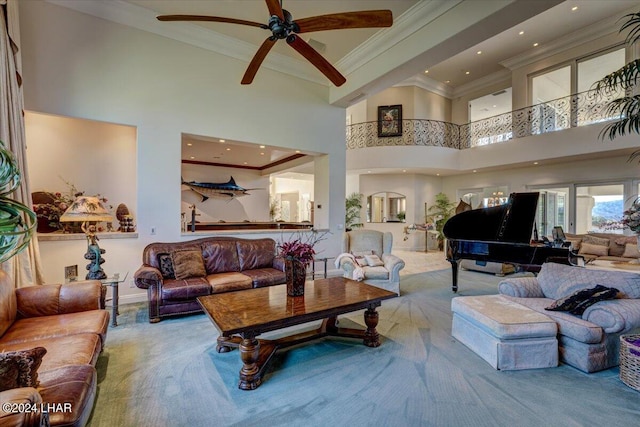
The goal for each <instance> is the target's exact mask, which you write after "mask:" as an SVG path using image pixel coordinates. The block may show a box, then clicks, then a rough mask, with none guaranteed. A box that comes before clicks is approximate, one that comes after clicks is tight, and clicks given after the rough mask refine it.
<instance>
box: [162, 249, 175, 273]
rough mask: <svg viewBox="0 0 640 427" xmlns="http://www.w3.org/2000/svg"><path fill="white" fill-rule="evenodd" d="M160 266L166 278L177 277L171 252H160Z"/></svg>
mask: <svg viewBox="0 0 640 427" xmlns="http://www.w3.org/2000/svg"><path fill="white" fill-rule="evenodd" d="M158 266H159V267H160V273H162V277H164V278H165V279H175V278H176V274H175V272H174V271H173V261H172V260H171V254H166V253H165V254H158Z"/></svg>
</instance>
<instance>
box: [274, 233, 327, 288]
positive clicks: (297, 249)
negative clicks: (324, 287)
mask: <svg viewBox="0 0 640 427" xmlns="http://www.w3.org/2000/svg"><path fill="white" fill-rule="evenodd" d="M326 234H327V233H326V232H325V233H321V234H318V232H317V231H316V230H311V232H310V233H307V232H299V233H297V235H296V236H295V237H294V238H293V239H292V240H289V241H286V242H280V243H278V256H279V257H281V258H282V259H284V265H285V269H284V270H285V273H286V276H287V282H286V283H287V295H289V296H292V297H295V296H302V295H304V283H305V280H306V278H307V266H308V265H309V264H310V263H311V262H313V259H314V257H315V256H316V250H315V245H316V244H317V243H318V242H319V241H321V240H324V239H325V236H326Z"/></svg>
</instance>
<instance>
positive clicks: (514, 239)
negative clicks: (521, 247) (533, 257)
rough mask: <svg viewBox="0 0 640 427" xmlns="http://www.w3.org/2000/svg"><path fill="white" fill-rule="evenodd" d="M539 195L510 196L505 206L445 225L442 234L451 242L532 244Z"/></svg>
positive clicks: (456, 218) (461, 215) (457, 217)
mask: <svg viewBox="0 0 640 427" xmlns="http://www.w3.org/2000/svg"><path fill="white" fill-rule="evenodd" d="M539 194H540V193H538V192H531V193H511V194H510V195H509V200H508V201H507V203H506V204H504V205H500V206H494V207H491V208H483V209H473V210H470V211H465V212H461V213H459V214H457V215H454V216H452V217H451V218H450V219H449V220H448V221H447V222H446V223H445V224H444V228H443V230H442V232H443V234H444V235H445V237H446V238H447V239H450V240H456V239H458V240H479V241H495V242H507V243H526V244H529V242H530V241H531V233H532V232H533V223H534V221H535V217H536V208H537V206H538V196H539Z"/></svg>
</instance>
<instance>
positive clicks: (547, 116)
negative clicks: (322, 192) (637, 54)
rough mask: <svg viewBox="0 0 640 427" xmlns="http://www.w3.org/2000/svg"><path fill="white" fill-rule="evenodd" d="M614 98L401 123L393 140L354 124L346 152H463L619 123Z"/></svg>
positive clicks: (580, 96)
mask: <svg viewBox="0 0 640 427" xmlns="http://www.w3.org/2000/svg"><path fill="white" fill-rule="evenodd" d="M615 98H616V96H613V95H609V96H602V95H596V94H595V93H594V92H593V91H587V92H582V93H577V94H574V95H570V96H566V97H564V98H558V99H555V100H553V101H549V102H545V103H541V104H536V105H533V106H531V107H526V108H521V109H519V110H515V111H512V112H509V113H505V114H500V115H497V116H493V117H489V118H486V119H483V120H479V121H475V122H470V123H466V124H463V125H458V124H455V123H448V122H442V121H438V120H422V119H404V120H402V136H396V137H379V136H378V123H377V122H364V123H356V124H352V125H350V126H347V149H356V148H365V147H382V146H408V145H415V146H432V147H448V148H456V149H466V148H471V147H478V146H482V145H488V144H496V143H501V142H505V141H509V140H512V139H517V138H525V137H528V136H532V135H541V134H546V133H550V132H557V131H560V130H565V129H570V128H574V127H579V126H587V125H591V124H594V123H603V122H607V121H609V120H614V119H618V118H619V117H620V116H619V115H612V114H610V112H609V111H607V108H606V105H607V103H608V102H609V101H611V100H613V99H615Z"/></svg>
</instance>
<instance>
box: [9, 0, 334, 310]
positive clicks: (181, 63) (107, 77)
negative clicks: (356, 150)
mask: <svg viewBox="0 0 640 427" xmlns="http://www.w3.org/2000/svg"><path fill="white" fill-rule="evenodd" d="M19 5H20V30H21V42H22V49H21V53H22V62H23V78H24V97H25V108H26V109H27V110H31V111H35V112H41V113H49V114H59V115H64V116H69V117H79V118H88V119H92V120H99V121H106V122H112V123H119V124H125V125H130V126H133V127H135V128H136V129H137V153H136V156H135V158H136V164H135V168H134V169H135V173H136V177H137V181H136V184H135V185H136V192H137V218H136V222H137V225H138V232H139V235H140V237H139V238H138V239H133V240H109V241H108V242H107V241H106V240H105V241H103V242H102V246H103V247H104V248H105V249H106V250H107V254H106V259H107V262H106V263H105V264H104V268H105V269H106V270H109V271H121V272H124V271H129V277H131V276H132V275H133V272H134V271H135V270H136V269H137V267H138V266H139V265H140V261H141V253H142V250H143V248H144V247H145V246H146V244H148V243H151V242H153V241H177V240H181V239H187V238H192V237H191V236H188V237H183V236H181V233H180V212H181V206H180V199H181V197H180V194H181V192H180V172H181V165H180V151H181V138H182V133H191V134H196V135H215V136H217V137H226V138H227V139H233V140H239V141H246V142H252V143H261V144H266V145H275V146H282V147H285V148H294V149H301V150H308V151H313V152H318V153H326V155H324V156H320V157H321V158H322V159H316V169H315V170H316V174H315V175H316V178H315V179H316V183H315V193H316V194H315V196H316V199H317V201H319V203H321V205H322V208H321V209H317V208H316V209H315V218H316V224H317V225H318V226H319V227H327V228H328V227H330V226H331V227H333V228H332V229H331V231H332V233H333V234H332V235H331V236H330V238H329V239H328V240H326V241H324V242H322V245H323V246H324V247H326V248H327V249H326V253H327V254H328V255H333V254H337V253H338V251H339V249H340V233H341V230H340V233H338V232H337V231H338V229H337V224H342V223H344V188H345V182H344V181H345V178H344V177H345V150H344V144H345V134H344V123H345V110H344V109H342V108H338V107H335V106H331V105H329V104H328V101H327V99H328V87H326V86H322V85H318V84H313V83H309V82H307V81H303V80H297V79H295V78H292V77H291V76H285V75H282V74H280V73H278V72H275V71H271V70H269V69H261V70H260V71H259V72H258V75H257V77H256V79H255V81H254V83H253V84H252V85H249V86H242V85H240V84H239V80H240V78H241V76H242V75H243V73H244V71H245V68H246V67H247V63H246V62H245V61H239V60H235V59H231V58H229V57H226V56H222V55H219V54H215V53H212V52H209V51H205V50H202V49H198V48H196V47H193V46H189V45H186V44H183V43H180V42H177V41H174V40H170V39H168V38H164V37H160V36H157V35H153V34H150V33H146V32H143V31H140V30H135V29H132V28H130V27H126V26H124V25H120V24H115V23H113V22H109V21H106V20H102V19H98V18H95V17H92V16H88V15H84V14H81V13H78V12H75V11H72V10H69V9H66V8H64V7H60V6H56V5H53V4H50V3H47V2H44V1H37V0H34V1H28V2H20V3H19ZM27 144H29V141H28V140H27ZM60 155H64V154H60ZM329 170H330V171H331V173H329ZM52 179H56V178H55V177H54V178H52ZM107 179H108V178H107ZM76 185H78V186H79V187H82V186H83V185H84V183H83V182H78V183H76ZM330 190H331V191H330ZM109 191H111V190H109ZM107 192H108V191H105V193H107ZM152 227H155V229H156V230H157V234H156V235H153V236H152V235H151V234H150V230H151V228H152ZM250 236H251V237H253V236H256V237H258V236H259V235H258V234H251V235H250ZM55 243H56V245H55V247H49V246H53V245H47V246H46V247H45V246H41V251H42V257H43V259H44V260H45V264H46V265H45V267H46V268H45V275H46V276H45V277H46V278H47V280H48V281H50V282H52V281H58V280H60V279H61V277H62V275H61V274H58V271H60V270H61V269H62V266H64V265H69V264H70V263H71V261H72V260H77V259H78V256H79V257H80V258H81V257H82V254H83V253H84V251H85V248H86V244H85V242H80V241H74V242H55ZM79 263H82V262H81V261H80V262H79ZM123 288H124V289H123V290H122V291H123V292H122V294H123V295H124V296H125V298H124V300H125V301H126V300H127V296H128V295H131V294H134V293H135V294H138V296H139V297H141V298H144V297H143V296H142V294H143V291H142V290H138V289H130V288H128V287H126V286H125V287H123Z"/></svg>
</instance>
